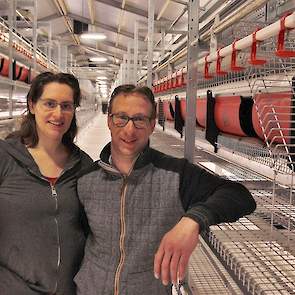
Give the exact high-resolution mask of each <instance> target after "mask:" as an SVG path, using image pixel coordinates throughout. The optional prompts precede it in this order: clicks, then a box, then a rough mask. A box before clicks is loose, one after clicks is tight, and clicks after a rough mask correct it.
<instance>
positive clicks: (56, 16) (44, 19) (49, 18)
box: [38, 13, 62, 22]
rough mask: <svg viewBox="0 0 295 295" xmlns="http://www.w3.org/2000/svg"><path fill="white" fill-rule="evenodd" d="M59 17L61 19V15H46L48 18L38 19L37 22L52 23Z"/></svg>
mask: <svg viewBox="0 0 295 295" xmlns="http://www.w3.org/2000/svg"><path fill="white" fill-rule="evenodd" d="M61 17H62V15H60V14H58V13H54V14H51V15H48V16H45V17H42V18H39V19H38V22H47V21H53V20H55V19H58V18H61Z"/></svg>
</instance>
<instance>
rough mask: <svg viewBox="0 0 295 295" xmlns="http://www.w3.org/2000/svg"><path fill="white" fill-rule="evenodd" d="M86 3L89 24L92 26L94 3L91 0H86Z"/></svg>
mask: <svg viewBox="0 0 295 295" xmlns="http://www.w3.org/2000/svg"><path fill="white" fill-rule="evenodd" d="M87 3H88V10H89V15H90V20H91V24H92V25H94V22H95V7H94V2H93V0H88V1H87Z"/></svg>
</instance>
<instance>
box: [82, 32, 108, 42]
mask: <svg viewBox="0 0 295 295" xmlns="http://www.w3.org/2000/svg"><path fill="white" fill-rule="evenodd" d="M80 37H81V38H82V39H86V40H104V39H105V38H106V37H107V36H106V35H104V34H102V33H83V34H81V35H80Z"/></svg>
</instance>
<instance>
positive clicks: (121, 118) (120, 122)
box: [110, 114, 151, 129]
mask: <svg viewBox="0 0 295 295" xmlns="http://www.w3.org/2000/svg"><path fill="white" fill-rule="evenodd" d="M110 117H111V118H112V121H113V123H114V125H115V126H117V127H124V126H126V125H127V123H128V122H129V121H130V120H131V121H132V122H133V124H134V127H135V128H137V129H144V128H147V127H148V125H149V123H150V120H151V118H149V117H146V116H140V115H138V116H134V117H129V116H127V115H123V114H122V115H121V114H111V115H110Z"/></svg>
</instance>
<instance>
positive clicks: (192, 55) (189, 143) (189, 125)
mask: <svg viewBox="0 0 295 295" xmlns="http://www.w3.org/2000/svg"><path fill="white" fill-rule="evenodd" d="M199 9H200V1H199V0H189V3H188V44H187V86H186V121H185V143H184V157H185V158H186V159H187V160H188V161H190V162H193V160H194V148H195V135H196V134H195V132H196V97H197V60H198V51H199V48H198V47H199V44H198V42H196V43H195V44H192V42H193V41H195V40H198V39H199Z"/></svg>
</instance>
